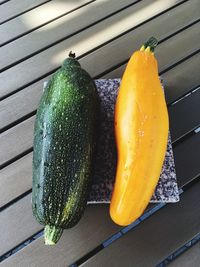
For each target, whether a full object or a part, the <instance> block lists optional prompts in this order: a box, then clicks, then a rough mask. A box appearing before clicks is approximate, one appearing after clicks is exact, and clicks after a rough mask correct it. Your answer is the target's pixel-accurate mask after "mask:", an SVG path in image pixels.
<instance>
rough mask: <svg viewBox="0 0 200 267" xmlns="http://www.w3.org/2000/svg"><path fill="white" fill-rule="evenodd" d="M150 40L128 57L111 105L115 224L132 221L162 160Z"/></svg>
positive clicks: (163, 118) (163, 133) (164, 120)
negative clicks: (113, 115)
mask: <svg viewBox="0 0 200 267" xmlns="http://www.w3.org/2000/svg"><path fill="white" fill-rule="evenodd" d="M156 45H157V40H156V39H155V38H153V37H152V38H150V39H149V40H148V41H147V43H146V44H145V45H143V46H142V48H141V49H140V51H136V52H135V53H133V55H132V56H131V58H130V60H129V62H128V65H127V67H126V70H125V72H124V75H123V78H122V81H121V85H120V89H119V94H118V97H117V102H116V106H115V136H116V144H117V152H118V162H117V172H116V180H115V185H114V191H113V195H112V199H111V205H110V215H111V218H112V220H113V221H114V222H115V223H117V224H119V225H128V224H130V223H132V222H133V221H135V220H136V219H137V218H138V217H139V216H140V215H141V214H142V213H143V211H144V210H145V208H146V206H147V205H148V203H149V201H150V199H151V197H152V195H153V192H154V190H155V187H156V184H157V182H158V180H159V176H160V173H161V169H162V165H163V161H164V158H165V153H166V147H167V140H168V131H169V122H168V112H167V106H166V102H165V97H164V92H163V89H162V86H161V83H160V80H159V76H158V66H157V61H156V59H155V57H154V53H153V50H154V47H155V46H156Z"/></svg>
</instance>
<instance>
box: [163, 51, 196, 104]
mask: <svg viewBox="0 0 200 267" xmlns="http://www.w3.org/2000/svg"><path fill="white" fill-rule="evenodd" d="M199 65H200V53H198V54H196V55H194V56H193V57H191V58H189V59H188V60H186V61H185V62H184V63H182V64H179V65H177V66H176V67H174V68H173V69H171V70H170V71H168V72H166V73H164V74H163V75H162V76H163V79H164V81H166V82H165V88H166V97H167V99H168V103H173V102H174V101H175V100H176V99H177V98H180V97H182V96H184V95H185V94H187V93H188V91H189V90H191V89H192V88H195V87H197V86H199V84H200V75H198V74H197V72H196V70H197V69H198V67H199ZM174 81H176V84H175V83H174Z"/></svg>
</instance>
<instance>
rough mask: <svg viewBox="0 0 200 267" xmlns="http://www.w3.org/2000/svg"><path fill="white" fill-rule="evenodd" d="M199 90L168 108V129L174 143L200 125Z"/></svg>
mask: <svg viewBox="0 0 200 267" xmlns="http://www.w3.org/2000/svg"><path fill="white" fill-rule="evenodd" d="M199 103H200V89H199V90H197V91H195V92H194V93H192V94H191V95H189V96H187V97H185V98H183V99H182V100H181V101H179V102H177V103H176V104H175V105H172V106H170V107H169V117H170V129H171V135H172V139H173V140H174V141H175V140H177V139H178V138H181V137H182V136H184V135H185V134H187V133H188V132H190V131H191V130H193V129H195V128H196V127H198V126H199V125H200V109H199Z"/></svg>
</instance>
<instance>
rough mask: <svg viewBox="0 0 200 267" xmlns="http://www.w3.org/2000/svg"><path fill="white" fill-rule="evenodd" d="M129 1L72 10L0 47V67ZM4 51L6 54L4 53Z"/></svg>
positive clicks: (82, 26)
mask: <svg viewBox="0 0 200 267" xmlns="http://www.w3.org/2000/svg"><path fill="white" fill-rule="evenodd" d="M135 1H136V0H135ZM130 3H134V1H131V0H125V1H122V2H121V1H120V2H119V1H117V2H116V1H114V0H110V1H106V2H105V1H101V0H98V1H95V2H93V3H90V4H89V5H87V6H85V7H82V8H80V9H78V10H76V11H74V12H72V13H71V14H68V15H66V16H64V17H61V18H60V19H57V20H56V21H53V22H52V23H48V24H47V25H45V26H43V27H42V28H39V29H38V30H35V31H33V32H31V33H29V34H27V35H25V36H24V37H22V38H19V39H17V40H16V41H14V42H11V43H9V44H7V45H6V46H4V47H2V48H0V56H1V62H0V69H2V68H5V67H7V66H9V65H10V64H13V63H14V62H17V61H19V60H21V59H22V58H25V57H27V56H28V55H30V54H33V53H35V52H37V51H38V50H41V49H42V48H45V47H47V46H49V45H50V44H52V43H55V42H57V41H58V40H61V39H62V38H66V37H67V36H70V35H73V34H75V32H77V31H80V30H81V29H83V28H84V27H86V26H88V25H90V24H91V23H94V22H95V21H97V20H98V19H101V18H103V17H105V16H106V15H108V14H109V13H111V12H115V11H116V10H119V9H120V8H122V7H125V6H127V5H128V4H130ZM94 9H96V10H95V12H94V11H93V10H94ZM87 14H88V15H87ZM5 51H6V55H7V56H5V54H4V53H5ZM76 52H78V51H76Z"/></svg>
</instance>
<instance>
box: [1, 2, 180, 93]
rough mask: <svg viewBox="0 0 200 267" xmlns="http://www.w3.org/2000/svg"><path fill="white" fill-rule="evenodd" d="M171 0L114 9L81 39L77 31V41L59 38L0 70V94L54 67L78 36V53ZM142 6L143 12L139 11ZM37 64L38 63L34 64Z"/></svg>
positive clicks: (125, 27)
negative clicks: (112, 13) (118, 10)
mask: <svg viewBox="0 0 200 267" xmlns="http://www.w3.org/2000/svg"><path fill="white" fill-rule="evenodd" d="M152 2H153V3H152ZM172 2H173V4H172ZM172 2H171V1H170V2H168V1H166V2H164V4H163V1H161V0H157V1H152V0H147V1H145V2H144V1H142V2H139V3H138V4H137V5H134V6H132V7H130V8H128V9H125V10H123V11H121V12H120V13H117V14H116V15H113V16H111V17H109V18H108V19H106V20H104V21H102V22H100V23H98V24H97V25H95V26H94V27H90V28H89V29H88V30H87V31H84V32H85V34H84V37H85V38H84V39H82V36H81V33H80V34H79V38H81V39H79V42H78V43H77V41H76V40H75V39H73V40H72V43H69V41H70V39H69V40H66V41H63V42H61V43H59V44H57V45H54V46H53V47H50V48H49V49H48V50H45V51H43V52H41V53H39V54H37V55H35V56H33V57H31V58H30V59H28V60H26V61H23V62H21V63H20V64H18V65H16V66H14V67H12V68H10V69H8V70H6V71H4V72H2V73H0V79H1V81H2V83H4V87H3V88H2V90H1V93H0V97H3V96H5V95H7V94H9V93H11V92H13V91H15V90H17V89H18V88H22V87H24V86H25V85H27V84H28V83H30V82H31V81H33V80H35V79H38V78H40V77H41V76H42V75H45V74H46V73H48V72H50V71H52V70H54V69H55V68H56V67H58V66H59V65H60V63H61V62H62V60H63V58H65V57H66V51H70V50H73V51H76V44H78V45H80V40H81V47H82V50H79V53H81V54H82V53H84V52H88V50H91V49H93V48H95V47H97V46H99V45H101V44H103V43H104V42H106V41H108V40H110V39H112V38H113V37H115V36H116V33H117V34H120V33H123V32H124V31H126V30H128V29H130V28H131V27H133V26H135V25H138V24H139V23H142V22H143V21H145V20H147V19H148V18H150V17H152V16H154V15H156V14H158V13H160V12H161V11H163V10H165V9H167V8H168V7H170V6H173V5H174V4H175V3H176V2H180V1H178V0H174V1H172ZM150 3H151V5H150ZM145 7H146V12H142V10H143V9H144V8H145ZM105 12H106V11H105ZM105 12H104V13H105ZM104 15H105V14H104ZM102 29H103V30H102ZM75 41H76V42H75ZM66 42H67V43H66ZM77 56H79V54H77ZM38 66H40V67H39V68H38ZM15 73H23V77H22V76H20V75H18V76H16V75H14V74H15ZM13 75H14V76H13ZM8 77H9V78H8Z"/></svg>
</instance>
